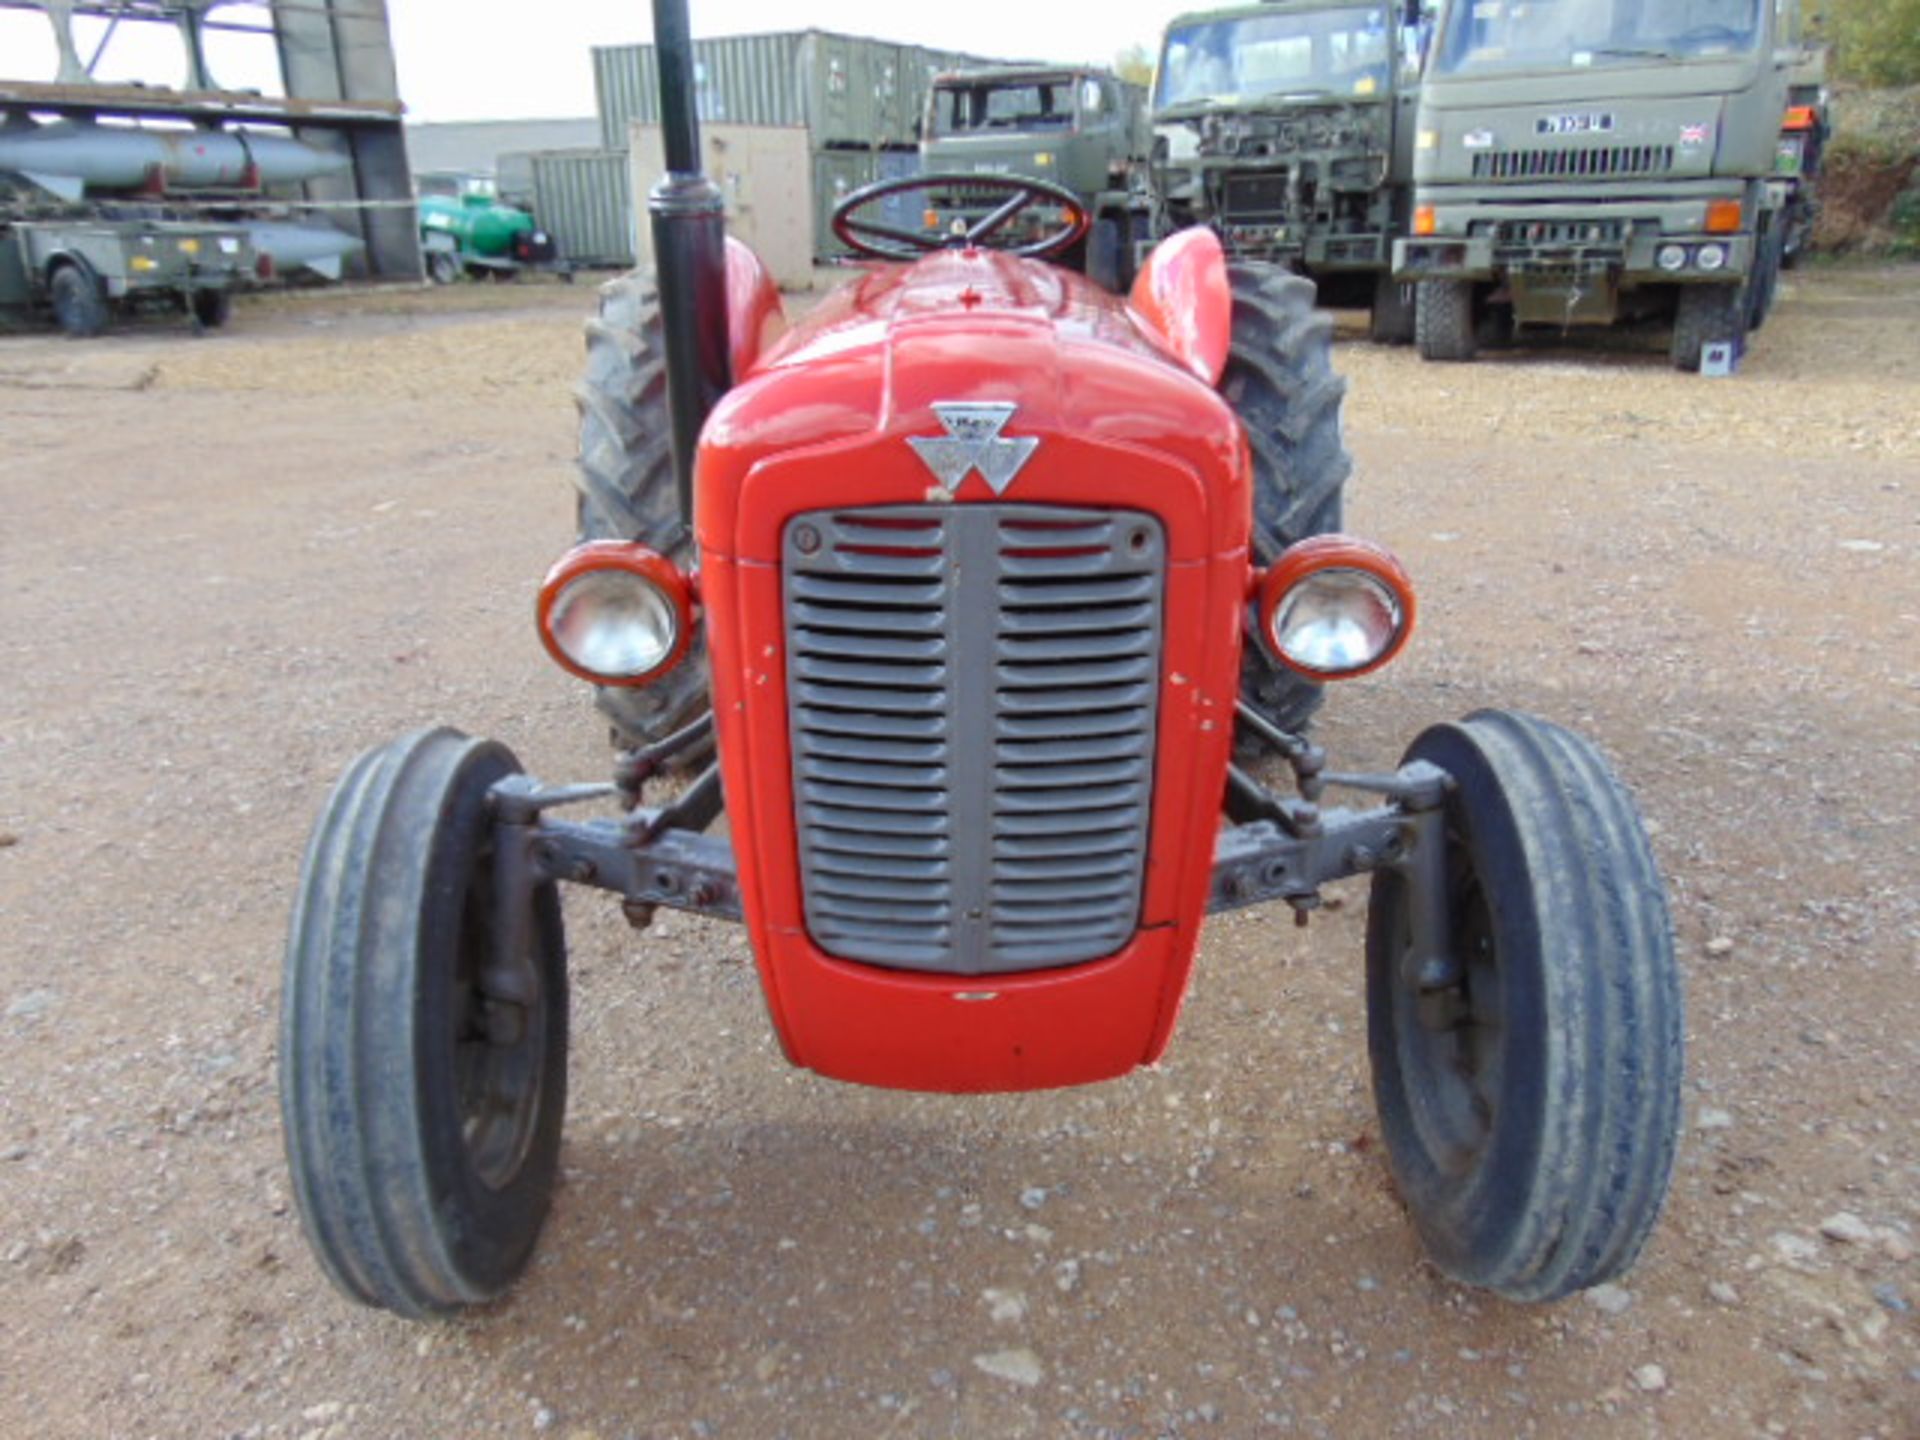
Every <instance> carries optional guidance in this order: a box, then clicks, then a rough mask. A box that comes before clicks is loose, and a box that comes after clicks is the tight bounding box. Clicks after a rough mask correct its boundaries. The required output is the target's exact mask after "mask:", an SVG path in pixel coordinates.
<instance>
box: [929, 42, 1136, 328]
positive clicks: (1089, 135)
mask: <svg viewBox="0 0 1920 1440" xmlns="http://www.w3.org/2000/svg"><path fill="white" fill-rule="evenodd" d="M1147 146H1148V136H1147V122H1146V91H1145V90H1144V89H1143V88H1142V87H1141V86H1138V85H1132V84H1129V83H1127V82H1126V81H1124V80H1122V79H1120V77H1119V76H1117V75H1115V74H1113V73H1112V72H1110V71H1106V70H1097V69H1076V68H1071V67H1069V68H1059V67H1053V66H1001V67H996V68H993V69H983V70H968V71H962V72H957V73H953V74H947V75H940V76H936V77H935V79H934V82H933V88H932V91H931V92H930V93H929V95H928V99H927V116H926V126H925V138H924V139H923V140H922V141H921V144H920V156H921V163H922V168H924V169H925V170H926V171H927V173H929V174H934V175H968V174H989V175H1024V176H1027V177H1030V178H1032V179H1035V180H1047V181H1051V182H1052V183H1054V184H1056V185H1059V186H1062V187H1064V188H1065V189H1067V190H1071V191H1072V192H1073V193H1074V194H1075V195H1076V196H1078V197H1079V198H1080V201H1081V203H1082V204H1083V205H1085V206H1086V210H1087V214H1088V215H1089V216H1090V217H1091V218H1092V221H1093V228H1092V230H1091V231H1090V232H1089V234H1088V237H1087V242H1086V246H1085V251H1084V254H1083V255H1082V256H1081V257H1079V258H1080V262H1081V266H1080V268H1083V269H1085V271H1086V273H1087V274H1088V275H1089V276H1090V277H1091V278H1092V279H1093V280H1095V281H1096V282H1097V283H1099V284H1100V285H1102V286H1104V287H1105V288H1106V289H1108V290H1110V291H1115V292H1120V291H1124V290H1125V289H1126V288H1127V287H1128V286H1129V285H1131V284H1132V283H1133V274H1134V268H1135V259H1136V253H1137V250H1138V248H1139V246H1140V245H1141V243H1142V242H1144V241H1145V240H1146V239H1147V238H1148V237H1147V225H1146V215H1147V208H1146V199H1145V176H1144V172H1143V167H1144V164H1145V161H1146V156H1147ZM941 200H945V201H946V202H947V203H945V204H942V203H940V201H941ZM987 208H990V207H987ZM931 209H932V210H933V212H934V214H935V215H936V216H937V217H938V220H939V224H940V225H942V226H945V225H951V224H952V223H953V222H954V221H955V220H957V219H966V220H973V219H978V218H979V217H980V216H981V215H983V214H985V213H986V209H985V208H983V207H982V206H981V205H980V204H979V203H978V197H975V196H971V195H969V194H968V193H967V192H965V191H964V190H956V191H954V192H953V193H951V194H949V195H946V196H937V197H936V203H935V204H934V205H933V206H932V207H931ZM1052 218H1053V217H1051V216H1049V215H1048V214H1047V213H1045V211H1044V210H1042V209H1035V210H1034V211H1032V212H1031V213H1030V216H1029V221H1030V223H1031V224H1032V225H1033V226H1034V227H1035V229H1036V233H1038V231H1039V229H1041V228H1044V227H1046V226H1047V225H1048V224H1050V223H1051V220H1052Z"/></svg>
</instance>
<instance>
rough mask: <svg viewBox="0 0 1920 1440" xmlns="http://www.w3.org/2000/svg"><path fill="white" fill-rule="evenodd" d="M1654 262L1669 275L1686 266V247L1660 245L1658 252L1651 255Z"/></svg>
mask: <svg viewBox="0 0 1920 1440" xmlns="http://www.w3.org/2000/svg"><path fill="white" fill-rule="evenodd" d="M1653 259H1654V263H1655V264H1656V265H1658V266H1659V267H1660V268H1661V269H1662V270H1664V271H1666V272H1667V273H1668V274H1669V275H1672V274H1676V273H1677V272H1679V271H1681V270H1684V269H1686V268H1687V247H1686V246H1684V245H1662V246H1661V247H1660V252H1659V254H1657V255H1655V256H1654V257H1653Z"/></svg>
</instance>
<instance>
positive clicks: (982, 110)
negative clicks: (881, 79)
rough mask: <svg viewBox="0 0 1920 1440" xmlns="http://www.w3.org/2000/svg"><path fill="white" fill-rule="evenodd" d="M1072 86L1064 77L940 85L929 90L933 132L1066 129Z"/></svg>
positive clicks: (964, 133) (1070, 109)
mask: <svg viewBox="0 0 1920 1440" xmlns="http://www.w3.org/2000/svg"><path fill="white" fill-rule="evenodd" d="M1076 88H1077V87H1076V86H1075V85H1074V82H1073V81H1072V80H1071V79H1068V78H1065V77H1061V78H1058V79H1051V80H1020V81H1004V80H1002V81H992V82H987V83H982V84H978V85H942V86H940V87H939V88H938V89H936V90H935V91H934V92H933V133H934V134H936V135H970V134H973V133H974V132H976V131H981V130H1065V129H1069V128H1070V127H1071V126H1072V125H1073V96H1074V91H1075V89H1076Z"/></svg>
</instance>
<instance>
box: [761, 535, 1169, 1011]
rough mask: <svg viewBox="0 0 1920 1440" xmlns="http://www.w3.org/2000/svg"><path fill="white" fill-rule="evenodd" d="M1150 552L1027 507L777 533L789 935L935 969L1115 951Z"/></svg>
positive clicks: (962, 971)
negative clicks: (783, 640)
mask: <svg viewBox="0 0 1920 1440" xmlns="http://www.w3.org/2000/svg"><path fill="white" fill-rule="evenodd" d="M1165 549H1166V541H1165V535H1164V532H1163V531H1162V529H1161V526H1160V524H1159V522H1158V521H1157V520H1156V519H1154V517H1152V516H1151V515H1146V514H1141V513H1136V512H1129V511H1094V510H1077V509H1062V508H1055V507H1048V506H1036V505H956V506H947V507H932V506H925V507H922V506H898V507H884V508H874V509H864V510H822V511H815V512H812V513H809V514H805V515H800V516H796V517H795V518H794V519H792V520H791V521H789V522H788V524H787V527H786V532H785V539H784V547H783V555H784V574H785V590H786V603H787V682H788V705H789V718H790V725H791V734H792V741H793V761H794V789H795V806H796V811H797V814H796V817H795V818H796V821H797V826H798V836H799V846H800V868H801V877H802V886H803V889H804V892H805V901H806V917H807V928H808V930H809V932H810V933H811V935H812V937H813V940H814V943H816V944H817V945H819V946H820V948H821V949H822V950H824V951H826V952H827V953H828V954H830V955H834V956H837V957H839V958H841V959H845V960H856V961H861V962H864V963H867V964H873V965H884V966H888V967H892V968H896V969H904V970H920V971H931V972H937V973H943V974H955V975H993V974H1005V973H1010V972H1016V971H1023V970H1042V969H1051V968H1055V967H1058V966H1065V965H1076V964H1082V963H1085V962H1087V961H1091V960H1098V959H1103V958H1105V957H1106V956H1109V955H1112V954H1114V953H1115V952H1117V951H1118V950H1120V949H1121V948H1123V947H1124V946H1125V945H1126V944H1127V942H1128V941H1129V940H1130V939H1131V938H1132V936H1133V933H1134V930H1135V928H1136V926H1137V924H1138V920H1139V913H1140V892H1141V888H1142V884H1143V881H1144V873H1143V872H1144V869H1145V862H1146V847H1147V834H1148V822H1149V819H1150V810H1151V804H1150V801H1151V794H1152V785H1153V769H1154V735H1155V716H1156V711H1157V702H1158V696H1159V680H1160V649H1161V609H1162V596H1163V593H1164V573H1165V568H1166V560H1165Z"/></svg>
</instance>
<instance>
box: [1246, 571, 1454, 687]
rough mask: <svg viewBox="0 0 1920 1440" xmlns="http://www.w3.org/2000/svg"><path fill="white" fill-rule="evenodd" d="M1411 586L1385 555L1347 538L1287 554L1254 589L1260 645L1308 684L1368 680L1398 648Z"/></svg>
mask: <svg viewBox="0 0 1920 1440" xmlns="http://www.w3.org/2000/svg"><path fill="white" fill-rule="evenodd" d="M1416 609H1417V605H1416V602H1415V599H1414V593H1413V582H1412V580H1410V579H1409V578H1408V576H1407V572H1406V570H1405V568H1404V567H1402V565H1401V564H1400V562H1399V561H1398V560H1397V559H1395V558H1394V557H1393V555H1392V554H1391V553H1390V552H1388V551H1387V550H1384V549H1382V548H1381V547H1380V546H1378V545H1374V544H1371V543H1369V542H1368V541H1365V540H1356V539H1354V538H1353V537H1352V536H1349V535H1316V536H1314V537H1312V538H1311V539H1308V540H1303V541H1301V542H1300V543H1299V544H1298V545H1294V546H1292V547H1290V548H1289V549H1288V550H1287V552H1286V553H1285V554H1284V555H1282V556H1281V557H1280V559H1279V560H1278V562H1276V563H1275V564H1274V566H1273V567H1272V568H1271V569H1270V570H1268V571H1267V573H1266V576H1265V578H1264V579H1263V580H1262V581H1261V584H1260V601H1259V616H1260V629H1261V639H1262V640H1263V641H1264V642H1265V643H1266V645H1267V647H1268V648H1269V649H1270V650H1271V651H1272V652H1273V655H1274V658H1275V659H1277V660H1279V661H1280V663H1281V664H1283V665H1285V666H1286V667H1287V668H1288V669H1290V670H1293V671H1296V672H1297V673H1299V674H1301V675H1304V676H1306V677H1307V678H1308V679H1310V680H1352V679H1356V678H1358V677H1359V676H1362V675H1367V674H1371V673H1372V672H1373V671H1375V670H1378V669H1379V668H1380V667H1381V666H1383V665H1385V664H1387V663H1388V662H1389V661H1391V660H1392V659H1393V658H1394V657H1395V656H1397V655H1398V654H1399V653H1400V652H1401V650H1402V649H1404V648H1405V647H1406V643H1407V640H1408V638H1409V637H1411V636H1412V634H1413V625H1414V618H1415V613H1416Z"/></svg>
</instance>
